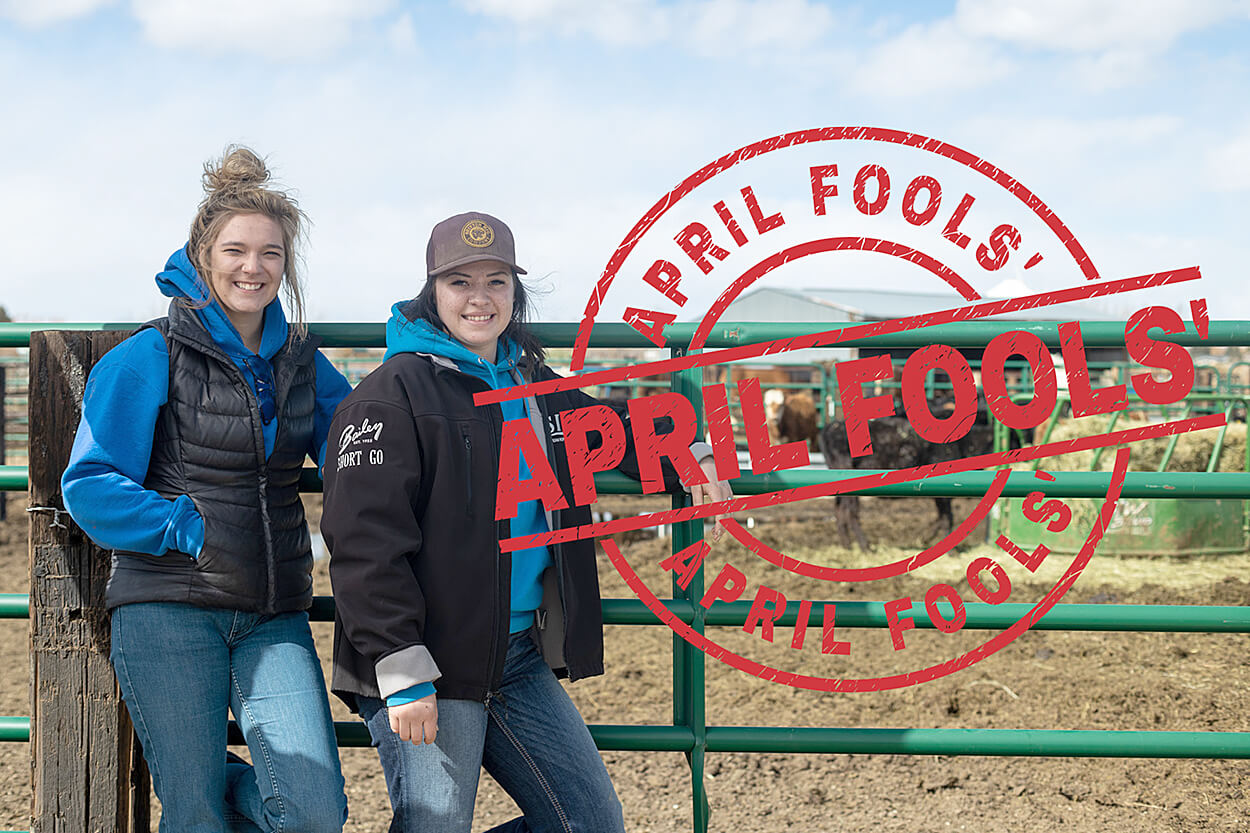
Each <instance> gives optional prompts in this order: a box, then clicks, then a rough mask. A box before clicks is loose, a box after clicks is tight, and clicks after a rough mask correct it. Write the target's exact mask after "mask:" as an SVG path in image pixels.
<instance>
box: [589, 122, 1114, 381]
mask: <svg viewBox="0 0 1250 833" xmlns="http://www.w3.org/2000/svg"><path fill="white" fill-rule="evenodd" d="M835 141H874V142H884V143H888V144H896V145H904V146H907V147H914V148H917V149H919V150H924V151H928V152H930V153H933V154H936V155H938V156H944V157H946V158H947V159H950V160H952V161H954V162H958V163H959V164H961V165H964V166H965V167H968V168H970V169H971V170H973V171H975V172H976V173H979V174H981V175H983V176H985V177H986V178H988V179H989V180H990V181H992V182H994V183H995V184H997V185H999V186H1001V187H1002V188H1003V189H1004V190H1005V191H1007V192H1008V193H1010V194H1011V195H1012V196H1014V197H1015V198H1016V199H1018V200H1020V201H1021V202H1022V203H1024V205H1025V207H1027V208H1028V209H1029V210H1030V211H1032V212H1033V213H1034V214H1036V215H1037V217H1038V219H1040V220H1041V221H1042V222H1043V223H1045V224H1046V226H1047V228H1049V229H1050V230H1051V232H1052V233H1053V234H1054V235H1055V237H1056V238H1057V239H1058V240H1059V242H1060V243H1062V244H1063V246H1064V248H1065V249H1066V250H1067V251H1068V253H1069V254H1070V255H1072V258H1073V260H1074V261H1075V262H1076V266H1077V268H1078V269H1080V271H1081V274H1083V275H1084V276H1085V277H1086V279H1088V280H1097V279H1099V278H1100V277H1101V275H1099V274H1098V270H1097V269H1096V268H1095V267H1094V264H1093V261H1092V260H1091V259H1090V256H1089V254H1088V253H1087V252H1086V251H1085V248H1084V247H1083V246H1082V245H1081V244H1080V242H1079V241H1077V239H1076V235H1074V234H1073V233H1072V232H1071V230H1069V229H1068V227H1067V225H1065V224H1064V223H1063V221H1062V220H1060V219H1059V217H1058V216H1057V215H1056V214H1055V213H1054V212H1053V211H1051V210H1050V208H1049V206H1047V205H1046V203H1044V202H1042V200H1041V199H1040V198H1039V197H1037V195H1035V194H1034V193H1033V192H1032V191H1030V190H1029V189H1028V188H1026V187H1025V186H1024V185H1023V184H1021V183H1020V182H1019V181H1017V180H1016V179H1015V177H1012V176H1011V175H1009V174H1008V173H1007V172H1006V171H1004V170H1002V169H1001V168H999V167H998V166H996V165H992V164H990V163H989V162H986V161H985V160H984V159H981V158H980V157H978V156H976V155H974V154H972V153H969V152H968V151H966V150H964V149H963V148H960V147H956V146H955V145H952V144H950V143H949V142H943V141H941V140H938V139H933V138H930V137H928V136H923V135H921V134H919V133H909V132H906V131H902V130H893V129H890V128H885V127H863V126H860V127H819V128H813V129H809V130H798V131H794V132H792V133H782V134H780V135H777V136H773V137H771V138H768V139H761V140H760V141H758V142H753V143H751V144H749V145H744V146H743V147H740V148H738V149H737V150H735V151H731V152H730V153H727V154H725V155H724V156H721V157H720V158H719V159H716V160H715V161H713V162H709V163H708V164H706V165H704V166H703V167H702V168H700V169H699V170H697V171H695V172H694V173H693V174H691V175H690V176H688V177H686V178H685V179H684V180H682V181H681V182H680V183H679V184H678V185H677V187H676V188H673V189H672V190H671V191H669V192H668V193H667V194H665V195H664V196H662V197H660V199H659V200H657V201H656V202H655V204H654V205H652V206H651V208H650V209H648V210H647V213H646V214H644V215H643V216H642V218H641V219H640V220H639V221H638V222H637V223H635V224H634V227H633V228H632V229H630V231H629V233H628V234H627V235H625V239H624V240H622V241H621V243H620V245H619V246H617V248H616V251H614V252H613V253H612V256H611V257H610V258H609V259H608V263H607V266H605V267H604V270H603V274H602V275H601V276H600V277H599V280H598V281H597V282H596V283H595V288H594V291H593V292H591V294H590V298H589V299H588V300H587V301H586V309H585V310H584V312H583V314H582V320H581V322H580V323H579V324H578V327H577V337H576V338H575V339H574V342H573V353H572V356H571V357H570V360H569V361H570V369H571V370H572V371H574V372H577V371H579V370H581V369H582V365H583V363H584V361H585V357H586V350H587V348H588V347H589V344H590V332H591V328H592V327H593V326H594V323H595V316H596V315H597V314H598V312H599V307H600V305H601V304H602V301H603V298H604V297H605V296H606V295H607V293H608V289H609V288H611V286H612V282H613V281H614V280H615V279H616V275H617V272H619V271H620V268H621V266H622V265H623V264H624V262H625V259H626V258H627V257H628V256H629V254H630V253H631V252H632V251H633V250H634V247H635V246H636V245H637V244H638V241H639V240H641V239H642V237H643V235H645V234H646V233H647V231H648V230H649V229H650V228H651V227H652V226H653V225H655V223H656V222H658V221H659V219H660V218H661V217H663V216H664V214H666V213H667V212H668V210H669V209H670V208H672V207H673V206H675V205H676V204H677V203H678V202H679V201H681V199H682V198H683V197H685V196H686V195H687V194H688V193H690V192H691V191H693V190H694V189H695V188H697V187H699V186H700V185H702V184H703V183H705V182H707V181H708V180H710V179H712V177H714V176H716V175H717V174H719V173H722V172H723V171H726V170H729V169H730V168H732V167H734V166H735V165H738V164H739V163H741V162H745V161H746V160H748V159H752V158H754V157H756V156H761V155H763V154H766V153H772V152H773V151H777V150H782V149H784V148H788V147H794V146H796V145H803V144H809V143H812V142H835Z"/></svg>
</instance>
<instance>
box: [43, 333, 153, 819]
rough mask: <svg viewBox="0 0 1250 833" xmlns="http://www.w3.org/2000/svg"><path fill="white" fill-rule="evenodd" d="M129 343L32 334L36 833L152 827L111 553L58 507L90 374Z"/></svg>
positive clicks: (109, 337)
mask: <svg viewBox="0 0 1250 833" xmlns="http://www.w3.org/2000/svg"><path fill="white" fill-rule="evenodd" d="M125 336H126V333H118V332H68V331H50V332H37V333H32V334H31V338H30V400H29V401H30V425H29V431H30V435H29V436H30V457H29V459H30V469H29V471H30V510H31V511H30V662H31V673H30V700H31V727H30V750H31V786H32V788H33V795H32V798H31V814H32V826H31V830H32V833H45V832H46V833H51V832H52V831H56V833H78V831H82V832H83V833H88V831H90V833H100V831H110V833H112V832H113V831H117V833H134V831H144V833H147V831H149V830H150V824H149V822H150V819H149V816H150V810H149V795H150V782H149V778H148V772H147V768H146V767H145V766H144V763H143V755H142V751H141V749H140V747H139V742H138V740H137V739H136V738H135V734H134V730H133V728H132V726H131V723H130V717H129V715H128V714H127V713H126V707H125V704H124V703H123V702H122V699H121V695H120V694H119V693H118V690H117V683H116V680H115V679H114V677H113V668H112V666H111V665H110V664H109V622H108V611H107V610H105V607H104V585H105V582H106V580H107V579H108V572H109V558H108V554H107V553H106V552H104V551H103V550H101V549H100V548H98V547H96V546H95V545H94V544H92V543H91V541H90V540H89V539H88V538H87V536H86V535H85V534H83V532H82V530H80V529H79V528H78V527H77V526H76V525H75V524H74V522H73V521H72V520H70V518H69V516H68V515H67V514H65V512H64V504H63V503H62V501H61V473H62V471H64V469H65V464H66V462H67V461H68V460H69V452H70V448H71V446H72V444H73V440H74V432H75V429H76V428H77V427H78V418H79V414H80V413H81V406H82V395H83V388H84V386H85V384H86V381H87V374H88V373H89V372H90V370H91V368H92V366H94V364H95V363H96V361H98V360H99V358H100V357H101V356H103V355H104V354H105V353H106V352H107V351H108V350H109V348H111V347H112V346H114V345H115V344H117V343H118V342H119V341H121V340H122V339H123V338H124V337H125Z"/></svg>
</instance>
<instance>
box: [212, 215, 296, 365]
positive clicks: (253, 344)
mask: <svg viewBox="0 0 1250 833" xmlns="http://www.w3.org/2000/svg"><path fill="white" fill-rule="evenodd" d="M208 270H209V274H210V278H209V284H210V286H211V287H212V289H213V296H214V297H215V298H216V299H217V302H218V303H219V304H221V307H222V309H223V310H224V311H225V313H226V317H227V318H229V319H230V323H231V324H233V325H234V327H235V329H236V330H238V331H239V335H241V336H242V337H243V343H244V344H246V345H247V346H248V348H249V349H251V350H252V351H253V352H254V351H255V350H256V349H257V348H258V347H259V344H260V331H261V325H262V324H263V323H264V317H265V307H267V306H269V303H270V302H271V301H272V300H273V299H274V298H276V297H278V287H280V286H281V285H282V274H283V272H284V271H285V270H286V248H285V247H284V246H283V245H282V227H281V226H280V225H278V222H277V221H276V220H274V219H273V218H271V217H267V216H265V215H264V214H235V215H234V216H233V217H231V218H230V219H229V220H227V221H226V224H225V225H224V226H222V228H221V233H220V234H218V235H217V239H216V240H215V241H214V242H213V245H212V246H211V247H210V248H209V251H208Z"/></svg>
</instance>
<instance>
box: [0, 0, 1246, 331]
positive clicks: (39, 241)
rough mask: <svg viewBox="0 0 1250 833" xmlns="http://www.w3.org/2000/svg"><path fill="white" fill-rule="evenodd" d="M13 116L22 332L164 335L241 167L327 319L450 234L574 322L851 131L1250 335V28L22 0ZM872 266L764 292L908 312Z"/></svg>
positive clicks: (9, 14)
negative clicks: (261, 158)
mask: <svg viewBox="0 0 1250 833" xmlns="http://www.w3.org/2000/svg"><path fill="white" fill-rule="evenodd" d="M0 96H2V97H3V101H4V113H5V117H4V120H5V122H6V126H5V128H4V129H3V131H0V145H2V152H0V247H2V248H3V251H4V252H5V255H6V261H7V262H6V264H5V266H4V269H3V270H0V304H3V305H4V306H5V307H6V308H7V309H8V311H9V312H10V314H11V315H13V316H14V317H15V318H17V319H20V320H141V319H144V318H147V317H151V316H153V315H157V314H160V313H161V312H162V311H163V308H164V302H163V301H162V299H161V298H160V297H159V295H158V294H157V292H156V290H155V287H154V286H153V284H152V281H151V278H152V275H153V274H154V273H155V272H156V271H158V270H159V268H160V267H161V265H162V264H163V263H164V258H165V257H166V256H167V255H168V253H169V252H171V251H172V250H174V249H175V248H176V247H178V246H179V245H180V244H181V242H182V241H183V240H184V239H185V235H186V229H187V226H188V224H189V222H190V219H191V216H192V214H193V212H194V208H195V205H196V203H197V202H198V200H199V197H200V191H199V170H200V166H201V164H202V163H203V162H204V160H206V159H208V158H209V157H211V156H213V155H216V154H219V153H220V152H221V149H222V148H223V147H224V146H225V145H226V144H227V143H229V142H244V143H247V144H249V145H251V146H252V147H254V148H255V149H257V150H258V151H260V152H261V153H262V154H264V155H266V156H267V157H268V158H269V161H270V163H271V166H272V168H273V169H274V171H275V173H276V174H277V176H278V177H279V179H280V180H281V181H282V183H284V184H286V185H288V186H290V187H291V188H292V189H293V190H294V191H295V193H296V194H297V196H298V197H299V199H300V201H301V204H302V206H303V207H304V208H305V210H306V211H307V212H308V214H309V215H310V217H311V218H312V220H313V226H312V228H311V230H310V235H309V243H310V245H309V247H308V250H307V254H306V263H307V268H306V276H307V279H308V287H307V295H308V300H309V310H310V317H311V318H313V319H314V320H323V321H325V320H339V321H345V320H380V319H381V318H383V317H384V316H385V314H386V312H387V310H388V308H389V305H390V303H391V302H392V301H394V300H397V299H399V298H402V297H408V296H411V295H412V294H414V293H415V291H416V290H417V288H418V281H419V280H420V279H421V277H422V275H423V265H422V257H423V255H424V247H425V241H426V238H427V236H428V233H429V228H430V227H431V225H432V224H433V223H435V222H437V221H438V220H440V219H442V218H443V217H445V216H448V215H450V214H453V213H457V212H459V211H463V210H468V209H480V210H485V211H489V212H491V213H494V214H496V215H498V216H500V217H502V218H504V219H505V220H507V221H508V222H509V224H510V225H511V226H512V228H513V230H514V231H515V232H516V235H517V238H518V247H519V253H518V254H519V259H520V260H521V262H522V264H523V265H525V266H526V268H528V269H529V271H530V274H531V275H532V276H533V277H534V278H535V279H536V281H537V284H538V286H539V288H540V290H546V291H545V293H540V300H541V304H542V307H543V316H542V317H544V318H545V319H547V320H573V319H576V318H579V317H580V314H581V310H582V307H583V306H584V304H585V301H586V298H587V297H588V295H589V293H590V290H591V287H592V286H593V284H594V281H595V280H596V278H597V277H598V276H599V274H600V273H601V272H602V270H603V267H604V265H605V263H606V262H607V260H608V257H609V256H610V255H611V253H612V251H613V250H614V249H615V247H616V246H617V245H618V244H619V243H620V242H621V240H622V238H623V237H624V236H625V234H626V233H627V232H628V231H629V229H630V227H631V226H632V225H633V224H634V222H635V221H636V220H637V219H638V218H639V217H640V216H642V214H643V213H644V212H645V211H646V210H647V209H648V208H649V207H650V206H651V205H652V204H653V203H654V202H655V201H656V200H657V199H658V198H659V197H660V196H661V195H662V194H664V193H665V192H667V191H668V190H669V189H670V188H672V187H673V186H674V185H675V184H676V183H677V182H679V181H680V180H681V179H683V178H684V177H685V176H687V175H688V174H689V173H691V172H693V171H694V170H695V169H697V168H698V167H700V166H701V165H703V164H705V163H706V162H708V161H710V160H712V159H714V158H716V157H718V156H720V155H721V154H723V153H726V152H728V151H730V150H733V149H734V148H736V147H739V146H741V145H745V144H748V143H751V142H753V141H756V140H759V139H762V138H765V137H768V136H772V135H776V134H780V133H784V132H787V131H791V130H797V129H803V128H810V127H821V126H829V125H876V126H882V127H889V128H897V129H903V130H909V131H915V132H919V133H923V134H926V135H928V136H933V137H936V138H939V139H942V140H945V141H947V142H950V143H952V144H954V145H957V146H960V147H962V148H965V149H967V150H968V151H970V152H972V153H974V154H976V155H977V156H980V157H982V158H984V159H987V160H989V161H991V162H993V163H994V164H996V165H997V166H999V167H1000V168H1002V169H1004V170H1006V171H1008V172H1010V173H1011V174H1012V175H1014V176H1015V177H1016V178H1017V179H1019V180H1020V181H1022V182H1023V183H1025V184H1026V185H1027V186H1028V187H1029V188H1030V189H1032V191H1033V192H1035V193H1036V194H1037V195H1038V196H1039V197H1041V198H1042V199H1043V200H1044V201H1045V202H1046V203H1047V204H1048V205H1049V206H1050V207H1051V208H1052V209H1053V210H1054V211H1055V212H1056V213H1057V214H1058V215H1059V216H1060V217H1061V218H1062V219H1063V220H1064V221H1065V222H1066V223H1067V225H1068V226H1069V227H1070V228H1071V229H1072V230H1073V231H1074V232H1075V233H1076V234H1077V236H1078V237H1079V239H1080V240H1081V241H1082V243H1083V244H1084V245H1085V247H1086V249H1087V250H1088V251H1089V253H1090V255H1091V256H1092V258H1093V260H1094V261H1095V263H1096V264H1097V266H1098V268H1099V270H1100V272H1101V273H1102V274H1103V275H1104V276H1105V277H1125V276H1130V275H1136V274H1140V273H1143V272H1150V271H1157V270H1161V269H1167V268H1174V267H1183V266H1191V265H1198V266H1201V267H1202V270H1203V274H1204V276H1205V278H1204V281H1203V286H1202V287H1201V294H1203V295H1205V296H1206V297H1207V298H1209V299H1210V304H1211V311H1212V315H1213V317H1215V318H1240V319H1250V296H1248V294H1247V292H1246V291H1245V290H1244V288H1243V287H1244V286H1245V284H1246V278H1247V270H1246V266H1245V263H1246V259H1247V256H1248V255H1250V231H1248V227H1250V209H1248V208H1247V202H1248V200H1250V106H1247V105H1248V104H1250V2H1246V1H1245V0H1241V2H1233V1H1232V0H1226V1H1225V2H1217V0H1190V1H1189V2H1161V1H1158V2H1133V1H1132V0H1090V2H1081V1H1080V0H1054V2H1023V0H1021V1H1020V2H993V1H992V0H967V1H966V2H957V3H904V2H887V3H864V4H853V3H822V2H816V0H777V2H763V1H762V0H756V1H754V2H753V0H674V2H659V0H630V1H629V2H617V3H581V2H574V1H573V0H464V1H463V2H459V3H450V4H433V3H419V2H400V1H399V0H274V1H273V2H265V1H264V0H221V1H220V2H216V3H197V2H190V0H112V2H110V1H109V0H103V2H101V0H40V1H38V2H36V0H31V1H30V2H27V0H0ZM756 188H757V190H758V191H760V192H761V194H762V199H767V198H769V193H768V183H767V181H766V180H761V181H760V182H758V183H756ZM777 199H781V196H778V197H777ZM934 254H937V253H936V252H935V253H934ZM851 262H853V263H854V264H855V268H856V269H862V270H863V271H862V272H856V273H855V274H850V273H848V271H847V270H846V269H841V270H831V274H830V275H829V276H825V275H823V274H821V273H819V271H818V270H817V271H811V270H809V271H806V272H796V273H793V274H788V273H786V272H785V271H780V272H779V273H777V274H776V275H775V276H772V277H770V278H769V280H775V281H777V282H778V283H779V284H789V285H812V284H816V283H819V282H821V281H827V284H826V285H829V286H837V285H864V284H872V283H874V282H876V283H879V284H880V285H883V286H887V285H888V286H891V287H894V288H906V286H905V284H906V282H907V278H906V277H905V276H899V275H892V274H891V275H886V274H883V275H881V276H879V277H878V276H875V275H874V273H873V269H874V264H873V263H872V262H871V261H869V260H868V259H863V260H862V261H859V260H857V261H848V263H851ZM833 272H836V274H833ZM1003 277H1004V278H1010V277H1016V278H1025V279H1026V280H1027V277H1026V276H1022V275H1020V274H1018V273H1011V274H1008V273H1006V272H1004V274H1003ZM1055 280H1058V278H1056V279H1055ZM722 284H723V282H722ZM918 288H922V289H925V290H931V289H933V287H932V286H923V287H918ZM984 288H985V289H989V288H991V287H989V286H985V287H984ZM1028 288H1029V289H1039V290H1040V289H1048V288H1053V287H1052V286H1049V285H1046V281H1045V280H1040V283H1032V282H1030V283H1029V284H1028ZM1195 294H1198V291H1196V290H1194V289H1191V288H1185V289H1183V290H1182V289H1176V290H1167V291H1161V292H1160V293H1156V295H1155V296H1154V298H1155V300H1156V301H1166V302H1171V303H1174V304H1177V305H1179V304H1182V303H1183V301H1184V300H1185V299H1187V298H1189V297H1193V296H1194V295H1195ZM696 295H698V293H693V294H692V301H693V300H694V298H695V296H696ZM698 297H699V298H700V300H701V301H702V300H704V299H703V296H702V295H698ZM1140 303H1145V301H1144V300H1143V301H1141V302H1140ZM1140 303H1139V302H1138V301H1137V300H1136V299H1134V300H1133V301H1131V302H1130V301H1123V302H1121V305H1120V306H1115V305H1112V306H1111V307H1109V310H1110V311H1111V312H1112V313H1116V312H1121V313H1126V312H1127V311H1129V310H1130V308H1135V307H1136V306H1138V305H1140ZM694 306H696V304H692V308H693V307H694ZM1180 309H1181V311H1182V312H1183V313H1187V305H1185V306H1180Z"/></svg>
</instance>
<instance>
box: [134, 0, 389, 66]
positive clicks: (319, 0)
mask: <svg viewBox="0 0 1250 833" xmlns="http://www.w3.org/2000/svg"><path fill="white" fill-rule="evenodd" d="M393 5H394V0H266V2H257V0H217V1H216V2H214V3H203V2H200V0H131V4H130V7H131V12H132V13H133V14H134V16H135V18H136V19H137V20H138V21H139V23H140V24H141V25H142V27H143V32H144V35H145V36H146V37H147V39H148V40H149V41H151V42H152V43H154V44H156V45H157V46H161V47H165V48H188V49H193V50H197V51H201V52H212V53H220V52H235V53H240V52H242V53H254V54H259V55H267V56H273V57H278V58H287V57H295V56H306V55H317V54H320V53H323V52H325V51H327V50H332V49H335V48H337V47H339V46H341V45H343V44H344V43H345V42H346V41H347V40H348V38H349V37H350V36H351V34H352V30H353V27H355V26H356V25H359V24H361V23H365V22H368V21H371V20H373V19H374V18H376V17H378V16H380V15H381V14H383V13H384V12H386V11H388V10H389V9H390V8H391V7H392V6H393Z"/></svg>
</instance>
